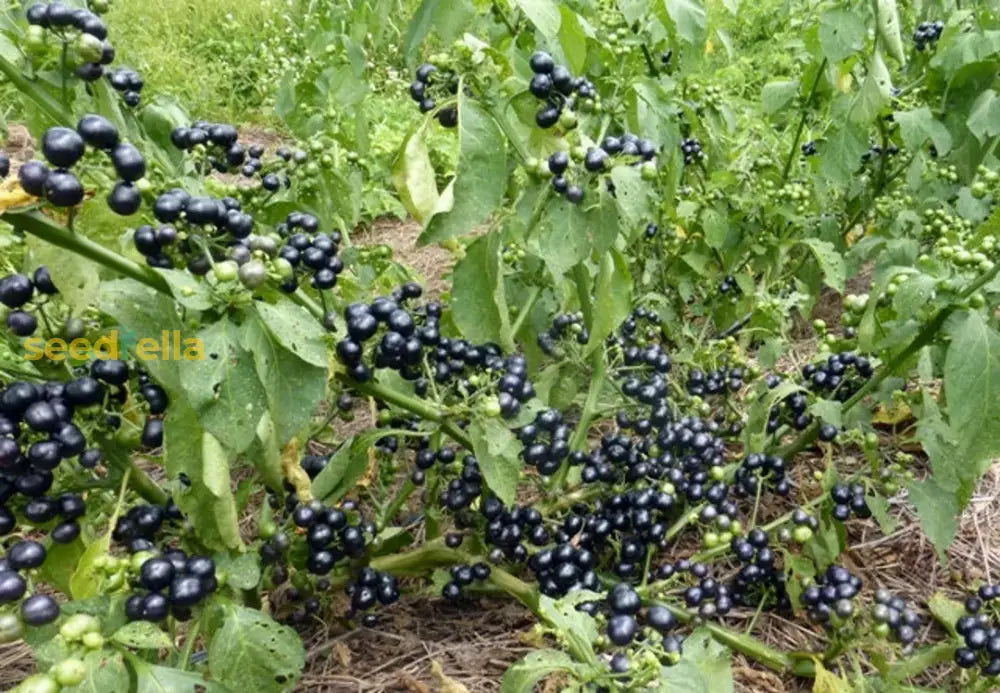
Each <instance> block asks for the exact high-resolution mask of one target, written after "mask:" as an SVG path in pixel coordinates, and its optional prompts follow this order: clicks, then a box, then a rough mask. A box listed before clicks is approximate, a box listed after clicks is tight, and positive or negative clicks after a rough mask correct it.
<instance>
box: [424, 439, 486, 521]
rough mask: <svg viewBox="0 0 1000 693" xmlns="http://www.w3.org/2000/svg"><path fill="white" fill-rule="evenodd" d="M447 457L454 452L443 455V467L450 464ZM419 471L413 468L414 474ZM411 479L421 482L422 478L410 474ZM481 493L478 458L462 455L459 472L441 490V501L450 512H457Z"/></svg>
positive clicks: (481, 484) (481, 477)
mask: <svg viewBox="0 0 1000 693" xmlns="http://www.w3.org/2000/svg"><path fill="white" fill-rule="evenodd" d="M445 450H449V448H444V449H442V450H441V452H444V451H445ZM449 457H451V458H454V454H452V455H450V456H448V455H445V457H444V460H445V461H442V462H441V464H442V465H443V466H444V467H445V468H447V467H450V465H451V463H450V462H448V461H447V460H448V459H449ZM419 471H421V470H419V469H418V470H415V471H414V475H416V472H419ZM411 480H412V481H413V482H414V483H418V482H419V483H423V480H422V479H420V478H419V477H418V476H411ZM418 485H419V484H418ZM482 493H483V474H482V471H481V470H480V469H479V460H477V459H476V458H475V457H473V456H472V455H463V456H462V469H461V472H460V473H459V474H458V475H457V476H455V477H454V478H452V479H451V480H450V481H448V485H447V486H446V487H445V488H444V490H443V491H442V492H441V503H442V504H443V505H444V507H446V508H448V509H449V510H451V511H452V512H458V511H461V510H464V509H465V508H468V507H469V506H470V505H471V504H472V502H473V501H474V500H476V499H477V498H479V496H480V495H482Z"/></svg>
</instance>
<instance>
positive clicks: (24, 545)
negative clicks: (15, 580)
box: [7, 539, 46, 570]
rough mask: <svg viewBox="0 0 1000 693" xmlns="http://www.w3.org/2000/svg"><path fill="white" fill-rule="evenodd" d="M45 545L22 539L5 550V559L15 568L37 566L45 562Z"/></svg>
mask: <svg viewBox="0 0 1000 693" xmlns="http://www.w3.org/2000/svg"><path fill="white" fill-rule="evenodd" d="M45 556H46V551H45V547H44V546H42V545H41V544H39V543H38V542H37V541H32V540H30V539H24V540H22V541H19V542H17V543H16V544H14V545H13V546H12V547H10V550H9V551H7V560H9V561H10V564H11V566H12V567H13V568H14V569H15V570H24V569H26V568H37V567H39V566H40V565H42V563H44V562H45Z"/></svg>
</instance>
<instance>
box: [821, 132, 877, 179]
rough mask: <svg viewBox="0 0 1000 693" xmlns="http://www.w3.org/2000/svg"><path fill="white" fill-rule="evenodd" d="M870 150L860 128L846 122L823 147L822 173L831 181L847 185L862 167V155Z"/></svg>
mask: <svg viewBox="0 0 1000 693" xmlns="http://www.w3.org/2000/svg"><path fill="white" fill-rule="evenodd" d="M867 150H868V140H867V139H866V138H865V136H864V133H863V132H861V131H860V129H859V128H857V127H854V126H852V125H850V124H845V126H844V127H842V128H841V129H840V130H837V131H836V132H835V133H833V135H831V136H830V139H829V141H828V142H827V143H826V145H825V146H824V147H823V152H822V160H821V161H820V167H819V170H820V173H821V174H822V175H823V176H824V177H825V178H826V179H827V180H829V181H830V182H831V183H834V184H836V185H845V184H847V183H848V182H849V181H850V180H851V177H852V176H853V175H854V172H855V171H857V170H858V169H859V168H861V156H862V155H863V154H864V153H865V152H866V151H867Z"/></svg>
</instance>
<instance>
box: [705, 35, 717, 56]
mask: <svg viewBox="0 0 1000 693" xmlns="http://www.w3.org/2000/svg"><path fill="white" fill-rule="evenodd" d="M714 50H715V44H713V43H712V41H711V39H709V40H708V41H705V55H711V54H712V52H713V51H714Z"/></svg>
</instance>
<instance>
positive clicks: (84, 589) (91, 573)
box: [69, 532, 111, 599]
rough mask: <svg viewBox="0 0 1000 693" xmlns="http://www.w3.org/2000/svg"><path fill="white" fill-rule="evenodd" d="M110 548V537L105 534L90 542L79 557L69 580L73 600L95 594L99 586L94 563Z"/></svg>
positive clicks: (97, 573)
mask: <svg viewBox="0 0 1000 693" xmlns="http://www.w3.org/2000/svg"><path fill="white" fill-rule="evenodd" d="M110 548H111V535H110V534H109V533H107V532H105V533H104V534H102V535H101V536H99V537H98V538H97V539H95V540H94V541H93V542H91V543H90V544H89V545H88V546H87V549H86V550H85V551H84V552H83V555H82V556H80V560H79V562H78V563H77V565H76V570H75V571H74V572H73V576H72V577H71V578H70V579H69V591H70V595H71V596H72V597H73V599H88V598H90V597H93V596H95V595H96V594H97V591H98V588H99V586H100V577H99V572H100V571H98V569H97V568H96V567H95V566H94V561H96V560H97V558H98V557H100V556H105V555H107V553H108V550H109V549H110Z"/></svg>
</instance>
